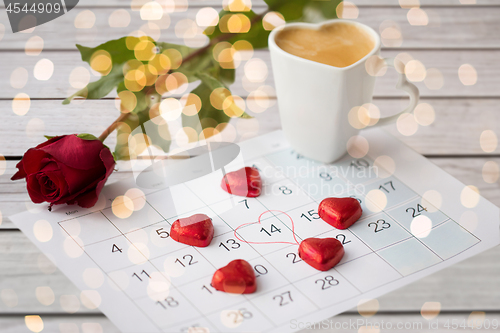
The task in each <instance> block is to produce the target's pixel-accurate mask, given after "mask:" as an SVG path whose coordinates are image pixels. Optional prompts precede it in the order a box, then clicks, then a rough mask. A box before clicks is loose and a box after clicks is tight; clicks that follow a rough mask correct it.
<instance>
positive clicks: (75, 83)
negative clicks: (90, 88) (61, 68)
mask: <svg viewBox="0 0 500 333" xmlns="http://www.w3.org/2000/svg"><path fill="white" fill-rule="evenodd" d="M89 82H90V72H89V70H88V69H87V68H85V67H82V66H78V67H75V68H73V70H72V71H71V73H70V74H69V84H70V85H71V86H72V87H73V88H75V89H82V88H84V87H85V86H87V84H89Z"/></svg>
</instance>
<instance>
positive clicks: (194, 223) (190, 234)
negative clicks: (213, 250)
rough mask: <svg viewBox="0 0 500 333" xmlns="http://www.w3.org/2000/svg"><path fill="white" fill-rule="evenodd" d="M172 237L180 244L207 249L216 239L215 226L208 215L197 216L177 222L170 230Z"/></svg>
mask: <svg viewBox="0 0 500 333" xmlns="http://www.w3.org/2000/svg"><path fill="white" fill-rule="evenodd" d="M170 237H172V239H173V240H174V241H176V242H179V243H184V244H187V245H192V246H198V247H207V246H208V245H210V242H211V241H212V238H214V226H213V224H212V220H211V219H210V217H208V216H207V215H205V214H195V215H192V216H190V217H185V218H181V219H178V220H176V221H175V222H174V223H173V224H172V227H171V228H170Z"/></svg>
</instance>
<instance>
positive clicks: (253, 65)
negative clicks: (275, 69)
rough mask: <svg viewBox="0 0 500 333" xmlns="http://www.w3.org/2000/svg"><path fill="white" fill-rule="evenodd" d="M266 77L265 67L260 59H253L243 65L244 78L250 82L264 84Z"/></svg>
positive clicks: (266, 70)
mask: <svg viewBox="0 0 500 333" xmlns="http://www.w3.org/2000/svg"><path fill="white" fill-rule="evenodd" d="M267 75H268V69H267V65H266V63H265V62H264V60H262V59H260V58H253V59H250V60H249V61H247V63H246V64H245V76H246V77H247V78H248V80H249V81H251V82H264V81H265V80H266V78H267Z"/></svg>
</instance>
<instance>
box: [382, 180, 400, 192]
mask: <svg viewBox="0 0 500 333" xmlns="http://www.w3.org/2000/svg"><path fill="white" fill-rule="evenodd" d="M378 189H379V190H384V191H385V192H387V193H391V192H394V191H396V188H395V187H394V184H393V182H392V180H390V181H388V182H387V183H384V185H380V186H379V187H378Z"/></svg>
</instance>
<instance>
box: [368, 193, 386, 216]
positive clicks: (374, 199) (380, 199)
mask: <svg viewBox="0 0 500 333" xmlns="http://www.w3.org/2000/svg"><path fill="white" fill-rule="evenodd" d="M365 203H366V208H368V210H369V211H371V212H374V213H378V212H381V211H382V210H383V209H384V208H385V206H387V196H386V195H385V193H384V192H382V191H381V190H371V191H369V192H368V193H367V194H366V201H365Z"/></svg>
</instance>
